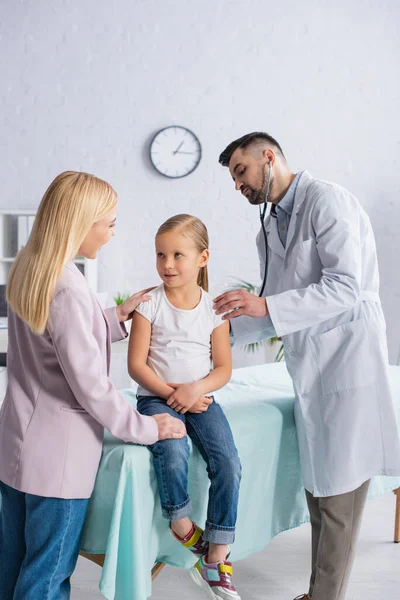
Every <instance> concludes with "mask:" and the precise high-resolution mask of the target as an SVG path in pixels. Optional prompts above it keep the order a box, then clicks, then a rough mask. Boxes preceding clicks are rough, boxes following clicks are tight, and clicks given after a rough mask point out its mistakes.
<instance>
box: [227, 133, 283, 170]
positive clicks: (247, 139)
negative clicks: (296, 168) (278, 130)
mask: <svg viewBox="0 0 400 600" xmlns="http://www.w3.org/2000/svg"><path fill="white" fill-rule="evenodd" d="M265 142H266V143H267V144H271V146H275V147H276V148H277V150H278V153H279V154H281V155H282V156H283V157H284V156H285V155H284V154H283V150H282V148H281V147H280V145H279V143H278V142H277V141H276V139H275V138H273V137H272V135H269V134H268V133H265V132H264V131H253V133H247V134H246V135H244V136H242V137H241V138H239V139H237V140H235V141H234V142H231V143H230V144H229V145H228V146H227V147H226V148H225V150H224V151H223V152H221V154H220V155H219V159H218V162H219V163H220V164H221V165H222V166H223V167H228V166H229V161H230V160H231V158H232V154H233V153H234V152H235V150H237V149H238V148H242V149H243V150H244V149H246V148H249V147H251V146H256V145H258V144H263V143H265Z"/></svg>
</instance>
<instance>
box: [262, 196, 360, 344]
mask: <svg viewBox="0 0 400 600" xmlns="http://www.w3.org/2000/svg"><path fill="white" fill-rule="evenodd" d="M360 216H361V215H360V210H359V205H358V203H357V201H356V199H355V198H353V197H351V196H350V195H349V194H348V193H346V192H345V191H343V192H340V190H335V189H333V188H330V189H328V190H327V191H326V192H324V193H323V194H321V196H320V197H319V198H318V199H317V201H316V203H315V206H314V209H313V212H312V215H311V219H312V225H313V228H314V231H315V242H316V249H317V252H318V256H319V260H320V262H321V265H322V276H321V278H320V280H319V282H318V283H312V284H310V285H308V286H307V287H304V288H299V289H292V290H288V291H286V292H282V293H280V294H274V295H271V296H267V298H266V301H267V306H268V310H269V313H270V315H271V318H272V321H273V323H274V326H275V329H276V331H277V334H278V335H279V336H283V335H287V334H290V333H294V332H295V331H300V330H302V329H306V328H307V327H311V326H312V325H315V324H318V323H320V322H322V321H326V320H327V319H330V318H332V317H335V316H336V315H339V314H341V313H343V312H345V311H346V310H348V309H349V308H351V307H353V306H354V305H355V304H356V303H357V302H358V300H359V297H360V281H361V244H362V240H361V234H360Z"/></svg>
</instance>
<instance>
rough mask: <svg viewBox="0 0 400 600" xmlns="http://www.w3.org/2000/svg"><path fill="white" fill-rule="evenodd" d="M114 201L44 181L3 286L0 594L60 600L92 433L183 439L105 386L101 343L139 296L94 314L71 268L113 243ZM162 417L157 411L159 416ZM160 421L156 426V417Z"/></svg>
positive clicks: (66, 590) (74, 549) (82, 509)
mask: <svg viewBox="0 0 400 600" xmlns="http://www.w3.org/2000/svg"><path fill="white" fill-rule="evenodd" d="M116 207H117V195H116V193H115V191H114V190H113V188H112V187H111V186H110V185H109V184H108V183H106V182H105V181H102V180H101V179H98V178H97V177H94V176H93V175H89V174H88V173H76V172H74V171H67V172H65V173H61V175H58V177H56V178H55V180H54V181H53V182H52V183H51V184H50V186H49V188H48V190H47V192H46V193H45V195H44V197H43V200H42V202H41V204H40V206H39V210H38V213H37V216H36V219H35V223H34V226H33V230H32V233H31V235H30V237H29V240H28V243H27V245H26V246H25V247H24V248H23V249H22V250H21V251H20V253H19V254H18V256H17V258H16V260H15V263H14V265H13V267H12V270H11V273H10V277H9V281H8V285H7V302H8V306H9V313H8V355H7V363H8V364H7V368H8V388H7V393H6V397H5V399H4V402H3V405H2V407H1V410H0V495H1V511H0V598H1V600H22V599H23V600H44V599H46V600H66V599H67V598H69V597H70V576H71V574H72V572H73V570H74V568H75V564H76V561H77V558H78V553H79V540H80V537H81V532H82V527H83V521H84V518H85V513H86V509H87V505H88V499H89V497H90V495H91V493H92V490H93V486H94V481H95V477H96V472H97V467H98V464H99V460H100V455H101V448H102V441H103V434H104V427H106V428H107V429H108V430H109V431H111V433H113V435H115V436H117V437H119V438H122V439H123V440H125V441H127V442H138V443H141V444H150V443H153V442H156V441H157V440H160V439H165V438H170V437H183V436H184V435H185V434H186V432H185V428H184V425H183V424H182V423H181V421H179V419H171V417H170V415H164V416H157V415H155V416H154V418H153V419H151V418H149V417H144V416H142V415H140V414H139V413H138V412H137V411H136V410H134V409H133V408H132V406H131V405H130V404H129V402H127V401H126V400H125V399H124V398H123V397H122V396H121V395H120V394H119V393H118V392H117V390H116V389H115V388H114V386H113V384H112V383H111V381H110V380H109V378H108V367H109V362H110V342H111V341H114V340H118V339H122V338H123V337H126V335H127V334H126V330H125V327H124V326H123V325H122V326H121V323H123V322H124V321H126V320H127V319H128V318H129V315H130V313H131V312H132V311H133V310H134V309H135V307H136V305H137V304H138V303H139V302H143V301H144V300H145V299H146V298H147V296H146V295H145V294H144V293H143V292H140V293H138V294H135V295H134V296H132V297H131V298H130V299H129V300H127V301H126V302H125V303H124V304H122V305H121V306H119V307H118V308H110V309H107V310H106V311H105V312H104V311H102V309H101V308H100V305H99V304H98V303H97V300H96V297H95V296H94V294H93V293H92V292H91V291H90V289H89V287H88V285H87V281H86V279H85V278H84V276H83V275H82V273H81V272H80V271H79V270H78V268H77V267H76V266H75V265H74V264H73V262H72V260H73V259H74V258H75V257H76V255H78V254H79V255H81V256H85V257H87V258H95V257H96V255H97V253H98V251H99V249H100V248H101V246H103V245H104V244H106V243H107V242H109V241H110V239H111V238H112V237H113V235H114V229H115V217H116ZM163 412H167V411H166V410H164V411H163ZM160 419H161V420H160Z"/></svg>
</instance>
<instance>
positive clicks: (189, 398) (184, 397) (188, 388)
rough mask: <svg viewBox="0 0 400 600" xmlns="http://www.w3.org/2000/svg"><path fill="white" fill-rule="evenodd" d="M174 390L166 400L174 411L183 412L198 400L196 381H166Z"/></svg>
mask: <svg viewBox="0 0 400 600" xmlns="http://www.w3.org/2000/svg"><path fill="white" fill-rule="evenodd" d="M168 385H169V386H170V387H172V388H174V390H175V391H174V392H173V393H172V394H171V395H170V397H169V398H168V400H167V404H168V406H170V407H171V408H173V409H174V410H175V411H176V412H178V413H181V414H182V415H183V414H185V412H187V411H188V410H189V409H190V408H192V406H193V405H194V404H195V403H196V402H197V400H199V398H200V393H199V390H198V388H197V385H196V382H193V383H180V384H179V383H168Z"/></svg>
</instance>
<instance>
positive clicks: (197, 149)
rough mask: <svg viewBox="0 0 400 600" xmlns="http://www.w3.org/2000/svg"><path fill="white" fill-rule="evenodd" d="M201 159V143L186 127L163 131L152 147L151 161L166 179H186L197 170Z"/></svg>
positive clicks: (174, 127) (157, 136) (167, 128)
mask: <svg viewBox="0 0 400 600" xmlns="http://www.w3.org/2000/svg"><path fill="white" fill-rule="evenodd" d="M200 159H201V145H200V142H199V140H198V138H197V137H196V136H195V134H194V133H192V132H191V131H190V130H189V129H186V127H179V126H178V125H177V126H172V127H166V128H165V129H161V131H159V132H158V133H157V134H156V135H155V137H154V138H153V141H152V142H151V145H150V160H151V162H152V163H153V166H154V167H155V168H156V169H157V171H158V172H159V173H161V175H165V177H172V178H173V179H176V178H179V177H186V175H189V174H190V173H192V172H193V171H194V170H195V168H196V167H197V165H198V164H199V162H200Z"/></svg>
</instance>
